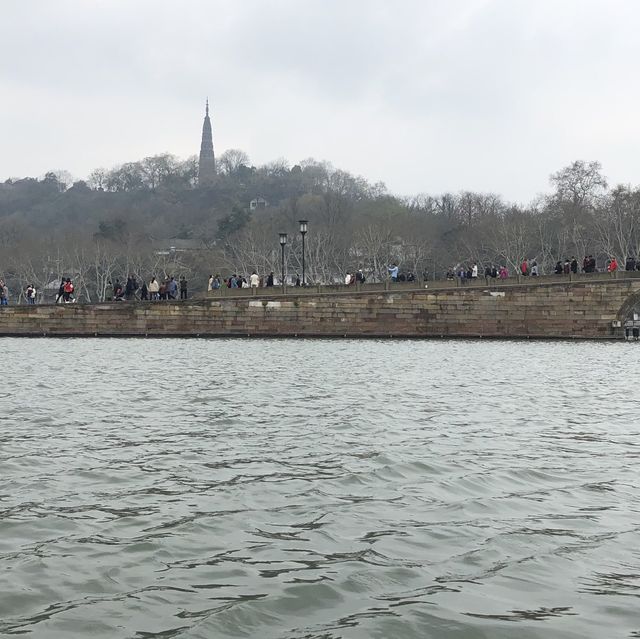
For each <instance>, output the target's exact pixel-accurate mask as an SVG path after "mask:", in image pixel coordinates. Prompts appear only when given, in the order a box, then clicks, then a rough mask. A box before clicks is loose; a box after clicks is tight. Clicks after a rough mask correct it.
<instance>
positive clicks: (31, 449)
mask: <svg viewBox="0 0 640 639" xmlns="http://www.w3.org/2000/svg"><path fill="white" fill-rule="evenodd" d="M0 344H1V345H2V350H3V354H4V357H3V363H4V370H5V373H4V382H5V383H4V391H5V392H4V395H3V399H2V429H1V430H0V512H1V515H2V516H1V519H0V634H1V635H2V636H13V635H21V636H31V637H43V638H47V639H56V638H60V639H62V638H68V637H88V636H91V637H104V638H114V637H123V638H124V637H139V638H151V637H162V638H170V637H189V638H192V637H203V638H205V637H207V638H208V637H259V638H260V639H269V638H273V639H276V638H287V639H293V638H296V639H302V638H306V639H334V638H335V639H337V638H339V637H344V638H348V639H355V638H362V639H365V638H369V637H379V638H405V637H406V638H414V637H415V638H416V639H418V638H419V639H424V638H425V637H434V638H438V639H442V638H446V639H448V638H456V639H459V638H487V639H493V638H507V637H509V638H512V637H518V638H524V639H527V638H532V637H540V638H543V637H544V638H545V639H546V638H549V637H553V638H583V637H598V638H602V637H606V638H611V637H638V636H640V613H639V612H638V610H640V532H639V531H640V487H639V485H638V484H639V470H638V468H639V466H640V425H639V423H638V421H639V420H638V414H639V411H638V402H637V399H636V398H637V392H636V390H635V387H634V381H633V380H629V376H628V375H627V373H628V371H635V369H636V368H637V361H638V349H637V348H635V347H634V345H629V344H588V343H579V344H574V343H558V342H554V343H534V344H529V343H524V342H501V343H499V342H491V343H483V342H472V341H469V342H460V341H458V342H446V341H439V342H415V341H412V342H402V341H380V342H374V341H362V342H358V341H304V340H300V341H294V340H281V341H267V340H262V341H248V340H247V341H243V340H211V341H206V340H150V341H145V340H124V339H123V340H71V339H70V340H16V339H3V340H0Z"/></svg>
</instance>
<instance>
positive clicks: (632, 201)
mask: <svg viewBox="0 0 640 639" xmlns="http://www.w3.org/2000/svg"><path fill="white" fill-rule="evenodd" d="M217 168H218V176H217V179H216V181H215V183H214V184H213V185H211V186H210V187H206V188H199V187H198V185H197V159H196V158H195V157H190V158H187V159H186V160H181V159H179V158H176V157H175V156H173V155H171V154H161V155H156V156H152V157H147V158H144V159H142V160H140V161H137V162H127V163H125V164H122V165H120V166H116V167H113V168H111V169H96V170H94V171H92V172H91V174H90V175H89V176H88V177H87V179H85V180H75V181H74V180H73V179H72V178H71V176H70V175H69V174H68V173H67V172H65V171H50V172H48V173H46V174H45V175H44V176H42V177H39V178H34V177H25V178H20V179H17V178H14V179H8V180H6V181H5V182H4V183H0V276H3V277H4V279H5V281H7V283H8V284H9V285H10V288H12V289H13V290H17V289H20V288H26V286H27V284H29V283H31V284H34V286H35V287H36V288H37V289H38V290H39V291H42V290H44V288H45V287H46V286H47V285H50V284H51V283H52V282H55V281H58V280H59V278H60V277H61V276H63V275H64V276H70V277H73V278H74V279H75V281H76V294H77V295H78V296H79V299H84V300H90V301H97V300H103V299H108V297H109V295H110V293H109V291H110V286H109V283H110V282H112V281H114V280H115V278H118V277H119V278H120V279H122V278H125V279H126V277H127V275H129V274H132V275H135V276H136V277H137V278H138V279H148V278H149V277H150V276H151V275H155V276H156V277H160V278H165V277H169V276H172V275H173V276H176V277H177V276H180V275H185V276H186V277H187V278H188V279H189V281H190V282H191V289H192V290H193V291H194V292H196V291H198V290H202V291H203V290H205V289H206V285H207V281H208V278H209V276H210V275H212V274H218V273H219V274H221V276H222V277H225V276H226V275H229V274H233V273H238V274H247V275H248V274H250V273H251V272H252V271H253V270H256V271H258V273H261V274H264V273H269V272H272V271H273V272H275V273H279V272H280V268H281V267H280V256H281V253H280V245H279V242H278V234H279V233H280V232H286V233H287V234H288V242H287V247H286V248H287V251H286V255H287V270H288V273H289V275H290V276H294V277H295V274H296V273H300V270H301V261H302V250H301V248H302V247H301V237H300V234H299V233H298V220H300V219H307V220H309V232H308V234H307V235H306V255H305V257H306V266H307V269H306V270H307V279H308V280H309V281H312V282H320V283H328V282H332V281H343V279H344V274H345V273H346V272H354V271H355V270H357V269H362V270H363V271H364V273H365V275H366V276H367V279H368V280H369V281H371V280H376V279H384V278H385V277H386V276H387V266H388V265H389V264H390V263H392V262H396V263H397V264H399V265H400V268H401V270H405V271H411V272H413V273H417V274H427V276H428V277H430V278H441V277H444V274H445V273H446V272H447V271H449V270H450V269H452V268H457V267H459V266H460V265H465V264H470V263H477V264H480V265H488V264H493V265H496V266H501V265H504V266H506V267H507V268H508V269H509V270H510V271H514V270H515V269H516V268H517V266H518V265H519V264H520V262H521V261H522V260H523V258H527V259H529V260H536V261H537V263H538V265H539V268H540V271H541V273H551V272H552V271H553V266H554V265H555V264H556V262H557V261H558V260H565V259H571V258H572V257H573V256H575V257H577V258H578V259H579V260H581V259H582V258H583V257H584V256H585V255H594V256H595V257H596V259H597V261H598V263H599V264H600V265H602V266H604V263H605V261H606V260H607V259H609V258H610V257H616V258H617V260H618V262H620V263H624V261H625V259H626V258H627V257H629V256H633V257H636V258H637V257H638V256H639V255H640V190H639V189H638V188H637V187H632V186H630V185H621V184H618V185H614V186H610V185H609V184H608V181H607V180H606V178H605V177H604V175H603V173H602V168H601V166H600V164H599V163H598V162H583V161H576V162H573V163H572V164H571V165H569V166H567V167H565V168H563V169H561V170H560V171H558V172H556V173H553V174H552V175H551V176H550V190H549V193H547V194H545V195H541V196H539V197H538V198H536V200H534V201H533V202H531V203H530V204H528V205H522V204H516V203H511V202H507V201H505V200H504V199H503V198H502V197H501V196H500V195H498V194H493V193H477V192H470V191H463V192H459V193H444V194H440V195H430V194H420V195H416V196H414V197H406V198H405V197H398V196H394V195H392V194H390V193H389V192H388V190H387V188H386V187H385V185H384V184H383V183H375V184H372V183H370V182H369V181H367V180H366V179H364V178H362V177H359V176H355V175H352V174H350V173H348V172H347V171H343V170H340V169H336V168H335V167H333V166H332V165H331V164H329V163H327V162H320V161H317V160H314V159H308V160H305V161H303V162H300V163H299V164H296V165H293V166H291V165H290V164H289V163H288V162H287V161H286V160H283V159H280V160H276V161H274V162H271V163H269V164H265V165H262V166H253V165H252V164H251V162H250V159H249V157H248V156H247V154H246V153H244V152H243V151H241V150H237V149H232V150H229V151H226V152H225V153H223V154H222V155H221V156H220V157H219V158H218V159H217ZM252 201H254V207H252V205H251V203H252Z"/></svg>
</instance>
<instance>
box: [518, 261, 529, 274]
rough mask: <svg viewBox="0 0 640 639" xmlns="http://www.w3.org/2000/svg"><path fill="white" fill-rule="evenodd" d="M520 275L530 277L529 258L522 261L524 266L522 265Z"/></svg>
mask: <svg viewBox="0 0 640 639" xmlns="http://www.w3.org/2000/svg"><path fill="white" fill-rule="evenodd" d="M520 273H522V275H529V262H527V258H525V259H524V260H522V264H520Z"/></svg>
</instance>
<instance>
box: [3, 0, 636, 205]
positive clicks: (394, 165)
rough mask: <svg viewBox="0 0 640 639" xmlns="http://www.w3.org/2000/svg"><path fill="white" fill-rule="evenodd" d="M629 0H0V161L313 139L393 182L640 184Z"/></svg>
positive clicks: (330, 156)
mask: <svg viewBox="0 0 640 639" xmlns="http://www.w3.org/2000/svg"><path fill="white" fill-rule="evenodd" d="M639 28H640V2H637V1H636V0H136V1H135V2H134V1H132V0H2V7H1V14H0V60H1V62H0V96H1V99H0V179H2V180H4V179H6V178H7V177H10V176H25V175H30V176H39V175H42V174H43V173H44V172H45V171H47V170H50V169H67V170H69V171H70V172H71V173H72V174H73V175H74V176H76V177H84V176H86V175H87V174H88V173H89V172H90V171H91V170H92V169H93V168H96V167H100V166H104V167H111V166H113V165H116V164H118V163H122V162H125V161H130V160H136V159H140V158H142V157H144V156H146V155H152V154H156V153H161V152H165V151H168V152H171V153H174V154H176V155H178V156H180V157H187V156H189V155H192V154H195V153H198V151H199V145H200V132H201V126H202V116H203V111H204V101H205V98H206V97H207V96H209V98H210V101H211V105H212V116H213V133H214V146H215V150H216V154H220V153H221V152H222V151H224V150H225V149H228V148H240V149H243V150H244V151H246V152H247V153H248V154H249V156H250V158H251V160H252V162H253V163H254V164H262V163H266V162H268V161H270V160H274V159H276V158H280V157H284V158H286V159H288V160H289V161H290V162H291V163H292V164H293V163H296V162H299V161H300V160H302V159H305V158H308V157H314V158H316V159H323V160H329V161H331V162H332V163H333V164H334V165H335V166H337V167H340V168H343V169H346V170H348V171H350V172H352V173H355V174H359V175H363V176H365V177H366V178H367V179H369V180H371V181H378V180H382V181H384V182H385V183H386V184H387V186H388V187H389V189H390V190H391V191H392V192H393V193H397V194H401V195H408V194H416V193H434V194H435V193H441V192H443V191H458V190H461V189H471V190H478V191H485V192H488V191H492V192H497V193H501V194H503V195H504V196H505V197H506V198H507V199H510V200H516V201H520V202H525V203H526V202H528V201H529V200H531V199H532V198H533V197H535V196H536V194H538V193H540V192H543V191H547V190H548V189H549V187H548V176H549V174H550V173H551V172H553V171H556V170H558V169H560V168H562V167H563V166H565V165H566V164H568V163H569V162H571V161H573V160H576V159H583V160H599V161H600V162H601V163H602V164H603V167H604V172H605V174H606V175H607V176H608V177H609V178H610V180H611V181H614V182H625V183H627V182H630V183H632V184H637V183H640V127H639V124H638V120H639V117H640V82H638V68H639V63H640V38H639V37H638V32H639Z"/></svg>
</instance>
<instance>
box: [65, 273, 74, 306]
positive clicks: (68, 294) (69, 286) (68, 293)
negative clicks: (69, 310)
mask: <svg viewBox="0 0 640 639" xmlns="http://www.w3.org/2000/svg"><path fill="white" fill-rule="evenodd" d="M74 290H75V286H74V285H73V282H72V281H71V278H70V277H68V278H67V280H66V281H65V283H64V294H63V299H64V303H65V304H68V303H69V302H75V298H74V297H73V292H74Z"/></svg>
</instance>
